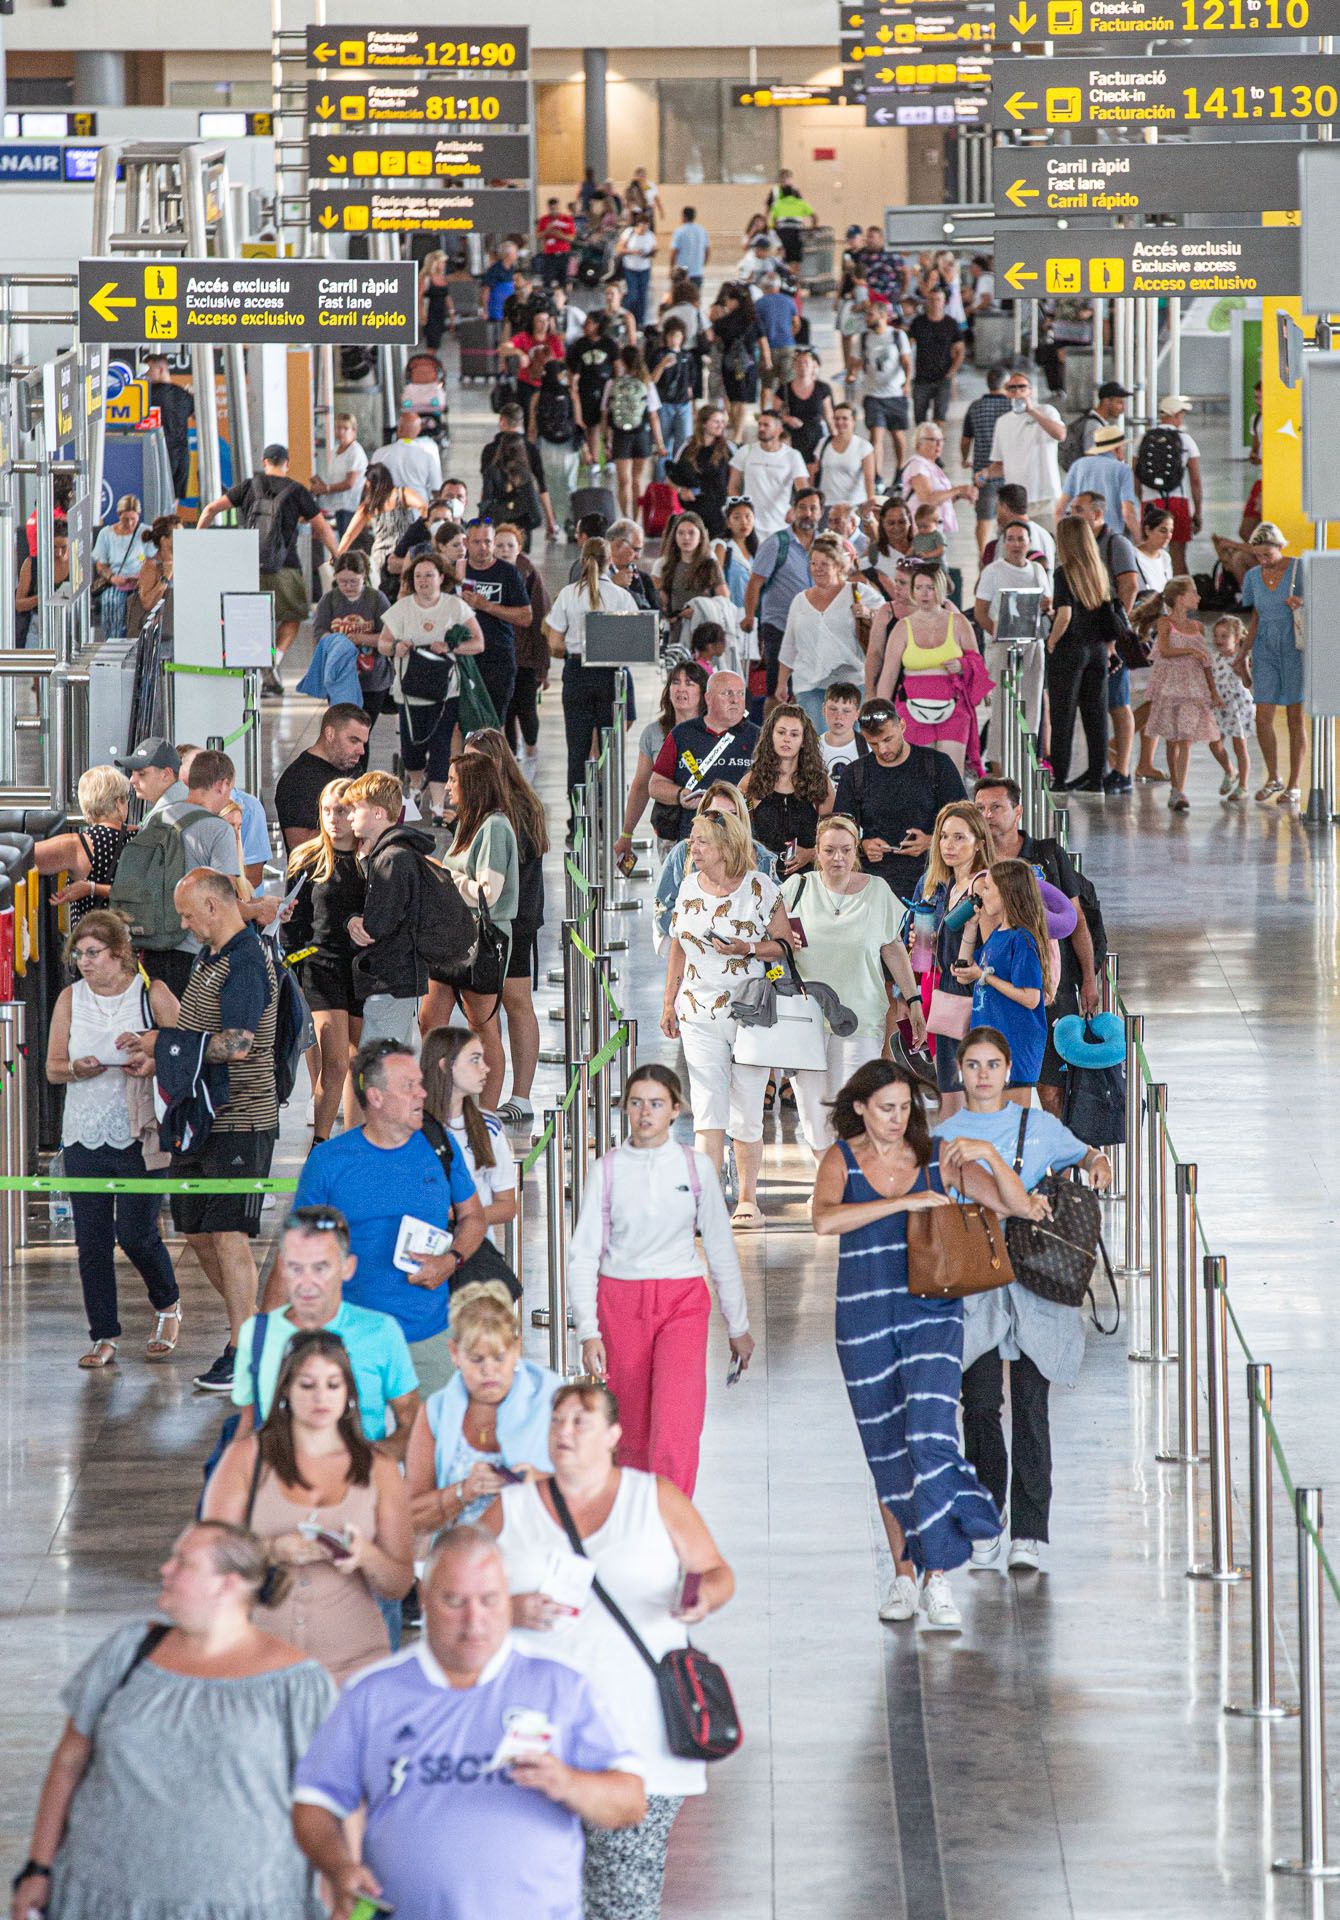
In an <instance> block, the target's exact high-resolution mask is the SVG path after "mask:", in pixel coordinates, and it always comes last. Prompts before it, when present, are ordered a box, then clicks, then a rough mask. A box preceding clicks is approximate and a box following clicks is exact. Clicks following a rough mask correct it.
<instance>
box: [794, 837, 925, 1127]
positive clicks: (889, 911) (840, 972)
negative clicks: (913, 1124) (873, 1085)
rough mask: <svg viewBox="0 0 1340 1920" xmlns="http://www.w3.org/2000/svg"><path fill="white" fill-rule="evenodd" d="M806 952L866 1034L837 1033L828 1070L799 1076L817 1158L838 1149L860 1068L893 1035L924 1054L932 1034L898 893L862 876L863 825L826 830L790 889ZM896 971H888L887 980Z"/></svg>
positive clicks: (803, 958)
mask: <svg viewBox="0 0 1340 1920" xmlns="http://www.w3.org/2000/svg"><path fill="white" fill-rule="evenodd" d="M782 897H783V899H784V900H785V902H786V910H787V912H788V913H789V914H790V916H791V918H792V919H793V920H799V922H800V925H801V928H802V930H803V932H804V935H805V940H804V944H803V945H801V946H797V947H796V948H795V956H796V970H797V972H798V973H799V974H800V977H801V979H802V980H822V981H823V982H824V983H825V984H826V985H827V986H830V987H832V989H833V990H834V992H835V993H836V994H838V996H839V997H840V998H841V1000H842V1003H843V1005H844V1006H846V1007H849V1008H850V1009H851V1011H852V1012H853V1013H854V1014H855V1015H856V1022H857V1024H856V1031H855V1032H854V1033H851V1034H848V1035H847V1036H846V1037H845V1038H840V1037H839V1036H838V1035H837V1034H835V1033H831V1032H830V1033H829V1035H828V1066H827V1068H826V1069H825V1070H824V1071H822V1072H821V1071H819V1070H818V1069H817V1068H815V1069H810V1070H808V1071H805V1072H801V1073H794V1074H792V1076H791V1079H792V1083H793V1085H794V1086H795V1089H796V1106H797V1109H798V1111H799V1114H800V1128H801V1132H802V1133H803V1134H804V1136H805V1143H806V1145H807V1146H808V1147H809V1149H810V1151H811V1152H812V1153H813V1154H814V1156H815V1158H816V1159H819V1158H820V1157H821V1156H822V1155H823V1154H824V1153H825V1152H826V1151H827V1149H828V1148H829V1147H830V1146H831V1145H832V1144H833V1138H834V1136H833V1132H832V1129H831V1127H830V1125H829V1117H828V1116H829V1109H830V1107H831V1105H832V1102H833V1101H834V1100H835V1099H836V1097H837V1093H838V1090H839V1088H841V1087H844V1086H845V1085H846V1084H847V1082H848V1080H850V1078H851V1076H852V1075H853V1074H854V1073H855V1071H856V1069H857V1068H858V1067H861V1066H864V1065H865V1063H866V1061H867V1060H876V1059H878V1058H879V1057H880V1056H881V1055H882V1054H883V1052H884V1049H885V1043H886V1040H887V1037H888V1035H889V1033H890V1032H891V1031H892V1029H893V1027H894V1026H895V1025H896V1023H897V1022H898V1021H899V1020H906V1021H907V1023H908V1024H909V1026H910V1027H911V1029H912V1034H913V1038H914V1040H915V1041H916V1044H917V1045H918V1046H920V1044H921V1042H922V1040H923V1039H924V1037H925V1033H926V1021H925V1016H924V1014H923V1013H922V1010H921V1001H920V998H919V997H918V994H917V984H916V976H915V974H914V973H913V972H912V963H911V961H910V960H909V959H908V957H907V949H906V947H905V946H904V945H903V943H902V941H901V940H900V939H899V937H898V929H899V924H900V922H901V920H902V909H901V906H900V903H899V901H898V899H897V897H896V896H895V894H894V892H893V889H892V888H891V887H888V886H886V885H885V884H884V882H883V881H882V880H880V879H879V878H878V877H877V876H876V875H873V874H868V873H862V871H861V837H860V830H859V828H858V827H857V825H856V822H855V821H854V820H851V819H849V818H848V816H847V815H846V814H842V813H835V814H833V815H831V816H830V818H829V819H827V820H825V821H823V822H822V824H821V825H820V828H819V838H818V843H817V845H816V847H815V854H814V867H813V869H812V870H811V871H810V872H809V873H802V874H797V875H796V876H795V877H794V878H793V879H791V880H789V881H788V882H787V884H786V887H785V888H784V890H783V895H782ZM886 969H887V972H886Z"/></svg>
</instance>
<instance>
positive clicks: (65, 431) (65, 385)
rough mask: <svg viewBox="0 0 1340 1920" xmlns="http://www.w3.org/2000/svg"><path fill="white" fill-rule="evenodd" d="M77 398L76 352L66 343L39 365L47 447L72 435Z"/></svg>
mask: <svg viewBox="0 0 1340 1920" xmlns="http://www.w3.org/2000/svg"><path fill="white" fill-rule="evenodd" d="M78 400H79V353H78V350H77V349H76V348H74V347H69V348H67V349H66V351H65V352H64V353H58V354H57V355H56V357H55V359H54V360H51V361H48V363H47V365H46V366H45V367H43V369H42V406H43V420H42V424H43V427H44V430H45V432H46V441H47V447H48V449H50V450H54V449H55V448H56V447H63V446H65V445H66V444H67V443H68V442H69V441H71V440H73V439H74V429H75V418H76V413H75V409H76V407H77V405H78Z"/></svg>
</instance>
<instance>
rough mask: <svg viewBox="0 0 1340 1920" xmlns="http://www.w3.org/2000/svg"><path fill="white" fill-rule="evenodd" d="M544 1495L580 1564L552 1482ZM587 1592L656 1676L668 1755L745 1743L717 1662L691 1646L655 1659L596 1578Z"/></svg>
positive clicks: (576, 1537) (578, 1541) (694, 1754)
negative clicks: (549, 1498) (549, 1499)
mask: <svg viewBox="0 0 1340 1920" xmlns="http://www.w3.org/2000/svg"><path fill="white" fill-rule="evenodd" d="M549 1491H550V1493H551V1494H552V1495H553V1499H554V1510H555V1512H556V1513H557V1514H558V1517H559V1519H560V1520H561V1521H562V1523H563V1531H564V1533H566V1534H567V1536H568V1541H569V1544H570V1545H571V1547H572V1551H573V1552H574V1553H575V1554H577V1555H578V1556H579V1557H580V1558H581V1559H583V1560H585V1559H586V1558H587V1553H586V1549H585V1547H584V1546H583V1545H582V1537H581V1535H580V1534H579V1533H578V1531H577V1529H576V1527H575V1526H574V1524H573V1519H572V1515H571V1513H570V1512H569V1511H568V1503H567V1501H566V1500H565V1499H564V1498H563V1494H562V1490H561V1488H560V1487H559V1484H558V1482H557V1480H550V1482H549ZM591 1591H592V1592H593V1593H594V1594H595V1596H596V1598H597V1600H599V1601H600V1603H601V1605H602V1606H603V1607H604V1608H605V1610H606V1612H607V1613H608V1614H609V1615H610V1618H611V1619H612V1620H613V1621H614V1622H615V1624H616V1626H620V1627H622V1628H623V1630H624V1632H625V1633H626V1634H627V1635H628V1638H629V1639H630V1640H631V1641H632V1643H633V1645H634V1646H635V1647H636V1648H637V1650H638V1652H639V1654H641V1656H642V1658H643V1659H644V1660H645V1661H646V1663H647V1665H648V1666H649V1667H650V1668H651V1671H652V1673H653V1675H654V1676H655V1680H656V1690H657V1692H658V1693H659V1694H660V1696H661V1713H662V1714H663V1716H664V1718H665V1737H666V1741H667V1744H668V1745H669V1748H670V1751H671V1753H675V1754H678V1755H679V1757H680V1759H681V1760H724V1759H725V1758H726V1756H727V1754H731V1753H734V1752H735V1749H736V1748H737V1747H738V1746H739V1744H740V1742H741V1741H742V1740H743V1739H744V1729H743V1728H742V1727H741V1725H740V1716H739V1714H738V1713H737V1712H736V1710H735V1699H734V1696H733V1695H732V1693H731V1690H730V1681H729V1680H727V1678H726V1676H725V1674H724V1673H723V1672H722V1670H721V1668H720V1667H719V1666H718V1665H717V1663H716V1661H715V1660H712V1659H709V1657H708V1656H707V1654H705V1653H703V1652H701V1651H700V1650H699V1648H697V1647H691V1646H690V1647H672V1648H671V1649H670V1651H669V1653H667V1654H665V1655H664V1657H663V1658H662V1659H660V1660H657V1659H656V1658H655V1657H654V1656H653V1655H652V1653H651V1652H650V1650H649V1649H648V1648H647V1646H646V1645H645V1644H644V1642H643V1639H642V1636H641V1634H640V1633H639V1632H638V1631H637V1628H636V1627H635V1626H634V1625H633V1624H632V1622H631V1621H630V1620H629V1619H628V1618H627V1617H626V1615H625V1614H623V1613H622V1612H621V1611H620V1609H619V1608H618V1607H617V1606H616V1605H615V1603H614V1601H613V1600H611V1598H610V1596H609V1594H608V1593H607V1592H606V1591H605V1589H604V1587H602V1586H601V1584H600V1581H599V1579H596V1580H593V1581H592V1582H591Z"/></svg>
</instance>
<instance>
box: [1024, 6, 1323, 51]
mask: <svg viewBox="0 0 1340 1920" xmlns="http://www.w3.org/2000/svg"><path fill="white" fill-rule="evenodd" d="M996 32H997V34H998V35H999V37H1000V38H1001V39H1002V40H1060V41H1062V42H1063V43H1065V45H1066V46H1070V45H1079V44H1082V43H1084V42H1088V43H1091V44H1092V45H1094V46H1099V47H1110V46H1112V45H1114V44H1115V43H1117V42H1121V41H1124V42H1125V44H1126V45H1127V46H1130V45H1132V43H1134V42H1137V41H1140V40H1149V39H1156V38H1158V37H1159V36H1161V35H1162V36H1169V37H1175V38H1176V39H1178V40H1189V39H1202V38H1203V39H1207V40H1214V41H1218V42H1220V43H1222V42H1224V41H1232V42H1234V43H1235V44H1240V43H1241V42H1242V41H1244V40H1249V41H1250V40H1255V41H1258V42H1259V41H1262V40H1271V39H1279V38H1281V37H1282V36H1286V35H1287V36H1290V37H1297V36H1298V35H1300V34H1331V33H1340V0H996Z"/></svg>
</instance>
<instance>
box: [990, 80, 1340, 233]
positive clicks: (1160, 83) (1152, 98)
mask: <svg viewBox="0 0 1340 1920" xmlns="http://www.w3.org/2000/svg"><path fill="white" fill-rule="evenodd" d="M1338 78H1340V67H1337V63H1336V61H1335V60H1334V59H1333V58H1332V57H1331V56H1330V55H1326V54H1316V53H1313V54H1307V53H1300V54H1292V53H1290V54H1283V53H1282V54H1274V55H1269V56H1266V57H1265V58H1263V59H1260V60H1252V61H1250V62H1248V61H1245V60H1243V59H1242V58H1241V57H1239V56H1234V55H1232V54H1226V55H1217V56H1214V55H1212V56H1209V57H1207V58H1205V59H1201V58H1199V57H1197V56H1193V55H1186V56H1184V57H1183V58H1181V59H1172V60H1147V59H1146V60H1117V59H1115V58H1113V57H1111V56H1109V57H1108V58H1107V59H1105V60H1100V59H1097V58H1094V59H1092V60H1079V59H1076V60H1047V61H1042V60H1035V59H1033V60H1030V59H998V60H997V61H996V74H995V86H994V88H993V89H992V95H991V109H992V124H993V125H994V126H997V127H1078V126H1118V127H1120V126H1128V127H1155V126H1167V125H1169V124H1171V123H1172V122H1174V121H1178V122H1186V123H1189V124H1192V125H1197V124H1199V125H1204V126H1210V127H1219V126H1227V125H1243V124H1245V123H1247V122H1250V123H1251V124H1253V125H1255V126H1263V125H1264V126H1270V125H1275V126H1281V125H1283V126H1303V125H1306V124H1307V122H1309V121H1317V122H1323V123H1333V122H1334V121H1335V119H1336V117H1337V113H1338V112H1340V93H1338V92H1337V90H1336V82H1337V79H1338ZM1240 153H1241V150H1239V154H1240ZM1225 164H1226V165H1227V164H1228V163H1227V161H1225ZM1235 164H1236V165H1238V166H1243V165H1245V162H1243V161H1242V160H1241V159H1240V158H1239V157H1238V156H1235ZM1253 197H1254V196H1253ZM1166 211H1168V212H1175V211H1176V209H1175V208H1168V209H1166Z"/></svg>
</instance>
